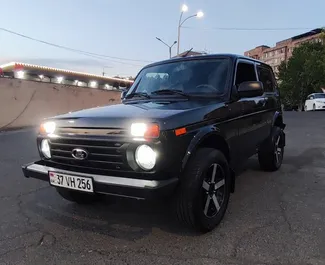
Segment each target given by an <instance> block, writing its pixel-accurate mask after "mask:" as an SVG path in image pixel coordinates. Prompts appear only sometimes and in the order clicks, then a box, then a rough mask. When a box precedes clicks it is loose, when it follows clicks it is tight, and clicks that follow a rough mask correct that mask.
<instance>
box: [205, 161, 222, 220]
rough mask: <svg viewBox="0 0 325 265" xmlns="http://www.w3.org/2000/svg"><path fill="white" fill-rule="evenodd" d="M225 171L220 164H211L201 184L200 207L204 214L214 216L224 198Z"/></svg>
mask: <svg viewBox="0 0 325 265" xmlns="http://www.w3.org/2000/svg"><path fill="white" fill-rule="evenodd" d="M225 179H226V178H225V172H224V170H223V168H222V167H221V165H219V164H212V165H211V166H210V167H209V169H208V170H207V172H206V176H205V178H204V180H203V184H202V198H203V199H202V208H203V213H204V215H205V216H207V217H209V218H212V217H214V216H215V215H216V214H217V213H218V212H219V211H220V208H221V207H222V205H223V203H224V200H225Z"/></svg>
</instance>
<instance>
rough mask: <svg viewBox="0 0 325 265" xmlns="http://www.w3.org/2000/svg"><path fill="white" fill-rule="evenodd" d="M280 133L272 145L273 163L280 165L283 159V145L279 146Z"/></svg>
mask: <svg viewBox="0 0 325 265" xmlns="http://www.w3.org/2000/svg"><path fill="white" fill-rule="evenodd" d="M280 140H281V135H279V136H278V138H276V141H275V146H274V156H275V163H276V164H277V165H280V164H281V163H282V159H283V147H281V146H280Z"/></svg>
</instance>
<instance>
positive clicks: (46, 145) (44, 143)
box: [41, 139, 51, 158]
mask: <svg viewBox="0 0 325 265" xmlns="http://www.w3.org/2000/svg"><path fill="white" fill-rule="evenodd" d="M41 151H42V154H43V155H44V156H45V157H46V158H51V150H50V145H49V141H48V140H47V139H44V140H42V142H41Z"/></svg>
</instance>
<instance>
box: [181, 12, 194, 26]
mask: <svg viewBox="0 0 325 265" xmlns="http://www.w3.org/2000/svg"><path fill="white" fill-rule="evenodd" d="M196 16H197V14H195V15H192V16H189V17H187V18H185V19H184V20H183V22H181V23H180V24H179V26H180V27H181V26H182V25H183V24H184V22H185V21H186V20H188V19H190V18H192V17H196Z"/></svg>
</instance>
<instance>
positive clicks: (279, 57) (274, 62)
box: [244, 28, 323, 73]
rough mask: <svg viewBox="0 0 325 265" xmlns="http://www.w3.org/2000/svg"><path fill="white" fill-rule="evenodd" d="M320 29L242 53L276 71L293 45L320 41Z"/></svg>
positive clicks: (286, 57)
mask: <svg viewBox="0 0 325 265" xmlns="http://www.w3.org/2000/svg"><path fill="white" fill-rule="evenodd" d="M322 31H323V29H321V28H317V29H314V30H311V31H309V32H306V33H303V34H300V35H297V36H294V37H291V38H289V39H286V40H282V41H279V42H277V43H276V45H275V46H274V47H269V46H266V45H262V46H258V47H256V48H254V49H252V50H249V51H246V52H245V53H244V55H245V56H248V57H251V58H254V59H257V60H260V61H263V62H265V63H267V64H269V65H270V66H271V67H272V68H273V71H274V72H275V73H277V72H278V68H279V66H280V64H281V62H283V61H286V62H287V61H288V60H289V58H290V57H291V56H292V52H293V50H294V48H295V47H298V46H299V45H300V44H302V43H305V42H322V38H321V36H320V35H321V33H322Z"/></svg>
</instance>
